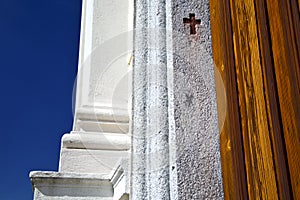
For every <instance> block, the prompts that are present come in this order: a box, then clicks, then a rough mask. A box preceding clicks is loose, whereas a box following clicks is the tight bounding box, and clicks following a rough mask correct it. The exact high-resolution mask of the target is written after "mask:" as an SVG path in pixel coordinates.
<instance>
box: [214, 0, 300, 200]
mask: <svg viewBox="0 0 300 200" xmlns="http://www.w3.org/2000/svg"><path fill="white" fill-rule="evenodd" d="M210 7H211V26H212V40H213V54H214V60H215V63H216V69H217V70H218V71H220V72H221V76H222V79H223V81H224V84H225V90H226V98H227V115H226V120H225V124H224V127H223V129H222V130H221V136H220V139H221V157H222V169H223V183H224V192H225V199H247V198H249V199H300V196H299V192H300V189H299V173H300V172H299V167H298V165H299V164H300V161H299V154H300V149H299V148H300V143H299V142H300V135H299V134H300V129H299V126H300V124H299V123H300V110H299V107H300V95H299V94H300V92H299V91H300V90H299V87H300V67H299V48H300V45H299V40H300V35H299V32H300V30H299V1H298V2H297V0H287V1H281V0H244V1H238V0H211V1H210ZM220 96H221V95H218V89H217V98H219V97H220ZM220 102H222V101H220V100H218V104H220Z"/></svg>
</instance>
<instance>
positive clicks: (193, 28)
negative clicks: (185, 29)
mask: <svg viewBox="0 0 300 200" xmlns="http://www.w3.org/2000/svg"><path fill="white" fill-rule="evenodd" d="M183 23H184V24H190V29H191V32H190V34H191V35H195V34H196V25H197V24H200V23H201V20H200V19H196V17H195V13H190V18H183Z"/></svg>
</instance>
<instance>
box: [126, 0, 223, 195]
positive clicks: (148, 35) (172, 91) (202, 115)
mask: <svg viewBox="0 0 300 200" xmlns="http://www.w3.org/2000/svg"><path fill="white" fill-rule="evenodd" d="M135 8H136V13H135V19H136V20H135V28H136V33H135V50H134V70H133V112H132V113H133V118H132V168H131V173H132V174H131V178H132V180H131V187H132V189H131V194H130V195H131V199H133V200H140V199H155V200H156V199H174V200H175V199H222V198H223V188H222V176H221V163H220V152H219V131H218V116H217V106H216V92H215V80H214V63H213V58H212V46H211V33H210V22H209V1H208V0H202V1H183V0H174V1H170V0H167V1H162V0H151V1H150V0H137V1H136V5H135ZM189 13H195V15H196V18H200V19H201V20H202V22H201V24H200V26H198V27H197V35H190V27H189V26H188V25H184V24H183V18H185V17H189Z"/></svg>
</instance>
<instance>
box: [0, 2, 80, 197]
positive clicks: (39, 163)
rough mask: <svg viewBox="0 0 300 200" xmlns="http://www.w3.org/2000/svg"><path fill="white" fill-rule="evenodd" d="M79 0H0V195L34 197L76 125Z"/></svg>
mask: <svg viewBox="0 0 300 200" xmlns="http://www.w3.org/2000/svg"><path fill="white" fill-rule="evenodd" d="M80 15H81V0H0V76H1V78H0V92H1V98H0V103H1V114H0V123H1V124H0V125H1V129H0V131H1V145H0V148H1V151H0V152H1V164H0V172H1V182H0V183H1V185H0V200H19V199H20V200H21V199H26V200H27V199H32V190H31V184H30V180H29V178H28V173H29V172H30V171H31V170H51V171H56V170H57V167H58V161H59V148H60V138H61V136H62V135H63V134H64V133H66V132H69V131H70V130H71V127H72V89H73V84H74V80H75V78H76V70H77V60H78V49H79V32H80Z"/></svg>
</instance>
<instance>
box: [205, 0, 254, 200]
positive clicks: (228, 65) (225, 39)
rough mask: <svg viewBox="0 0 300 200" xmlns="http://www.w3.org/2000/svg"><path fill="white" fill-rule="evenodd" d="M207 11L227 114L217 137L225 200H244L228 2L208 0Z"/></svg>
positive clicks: (245, 192)
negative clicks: (219, 146)
mask: <svg viewBox="0 0 300 200" xmlns="http://www.w3.org/2000/svg"><path fill="white" fill-rule="evenodd" d="M210 10H211V23H212V26H211V27H212V33H213V34H212V39H213V54H214V61H215V64H216V67H217V69H218V70H219V71H220V72H221V76H222V78H223V81H224V84H225V90H226V96H227V110H228V112H227V116H226V119H225V123H224V127H223V130H221V136H220V139H221V157H222V175H223V183H224V184H223V185H224V190H225V191H224V193H225V199H248V192H247V180H246V172H245V162H244V154H243V152H244V150H243V143H242V141H243V139H242V134H241V124H240V120H239V107H238V96H237V86H236V75H235V67H234V66H235V61H234V54H233V51H232V49H233V42H232V37H231V35H232V34H231V32H232V30H231V20H230V6H229V1H223V0H211V1H210ZM224 32H226V33H228V34H224Z"/></svg>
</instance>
